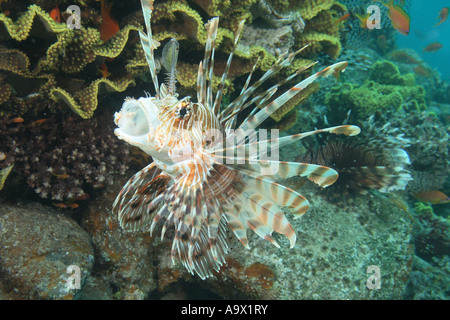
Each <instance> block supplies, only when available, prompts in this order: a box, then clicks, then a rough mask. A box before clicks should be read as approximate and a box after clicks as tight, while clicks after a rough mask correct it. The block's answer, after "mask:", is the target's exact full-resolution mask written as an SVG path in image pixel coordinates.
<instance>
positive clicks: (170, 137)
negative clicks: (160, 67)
mask: <svg viewBox="0 0 450 320" xmlns="http://www.w3.org/2000/svg"><path fill="white" fill-rule="evenodd" d="M163 86H164V85H162V86H161V87H162V88H163ZM164 91H165V90H161V92H164ZM114 117H115V119H114V122H115V123H116V125H117V126H118V128H117V129H115V131H114V133H115V135H116V136H117V137H118V138H119V139H122V140H124V141H126V142H128V143H129V144H131V145H134V146H137V147H139V148H140V149H142V150H143V151H144V152H146V153H147V154H149V155H151V156H152V157H153V158H154V159H157V160H161V161H164V162H173V159H172V158H173V157H172V154H173V153H175V152H174V151H177V150H178V149H183V150H184V149H186V148H191V147H192V146H196V148H198V146H204V145H205V143H206V135H205V134H204V133H205V132H207V131H208V130H209V129H211V124H212V123H214V125H216V124H217V123H216V121H214V117H213V116H212V114H211V112H210V111H209V110H208V109H206V108H204V107H203V105H202V104H199V103H193V102H192V101H191V100H190V97H185V98H183V99H181V100H178V98H177V96H176V95H171V94H163V95H161V96H160V97H159V98H155V97H142V98H139V99H137V100H136V99H133V98H127V99H126V100H125V102H124V103H123V105H122V109H121V110H120V111H119V112H116V113H115V115H114Z"/></svg>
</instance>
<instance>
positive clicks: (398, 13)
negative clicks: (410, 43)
mask: <svg viewBox="0 0 450 320" xmlns="http://www.w3.org/2000/svg"><path fill="white" fill-rule="evenodd" d="M380 2H381V3H382V4H383V5H384V6H385V7H386V8H388V9H389V12H388V17H389V19H390V20H391V22H392V26H393V27H394V29H396V30H397V31H398V32H400V33H401V34H403V35H404V36H407V35H408V34H409V30H410V23H411V18H410V17H409V15H408V14H407V13H406V12H405V10H403V8H402V7H401V6H400V5H398V4H394V0H388V1H386V2H383V1H380Z"/></svg>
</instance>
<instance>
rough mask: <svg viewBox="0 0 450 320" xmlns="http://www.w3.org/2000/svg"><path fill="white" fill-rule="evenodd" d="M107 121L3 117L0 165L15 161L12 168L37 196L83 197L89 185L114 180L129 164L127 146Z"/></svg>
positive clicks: (56, 198) (65, 198) (61, 199)
mask: <svg viewBox="0 0 450 320" xmlns="http://www.w3.org/2000/svg"><path fill="white" fill-rule="evenodd" d="M111 124H112V122H111V123H105V122H104V121H101V120H99V119H97V118H94V119H90V120H77V119H75V117H66V118H64V117H62V116H56V115H51V116H49V117H47V118H45V119H40V120H37V121H34V122H31V121H27V120H23V122H21V123H16V122H14V121H12V120H11V118H9V117H5V118H4V119H3V120H2V121H1V122H0V133H1V135H2V137H3V138H2V140H1V142H0V150H1V152H2V153H3V154H4V155H5V157H4V160H2V161H0V167H1V168H6V167H8V166H10V165H11V164H14V170H13V172H14V173H15V174H18V175H19V176H21V177H22V178H23V179H26V182H27V184H28V185H29V186H31V187H32V188H33V189H34V191H35V192H36V193H37V194H38V195H39V196H40V197H41V198H49V199H52V200H58V201H63V200H77V199H82V198H83V197H86V194H87V192H88V190H91V189H92V188H94V189H95V188H97V189H98V188H102V187H104V186H106V185H111V184H113V182H114V178H115V177H117V176H118V175H119V176H120V175H123V174H124V173H125V170H126V169H127V167H128V165H127V161H128V153H129V151H128V150H129V149H128V147H127V146H125V145H124V144H123V143H122V142H120V141H118V140H117V139H115V137H114V135H113V133H112V127H111V126H110V125H111ZM16 188H17V186H15V187H14V189H16ZM5 189H7V188H5ZM16 192H17V190H16Z"/></svg>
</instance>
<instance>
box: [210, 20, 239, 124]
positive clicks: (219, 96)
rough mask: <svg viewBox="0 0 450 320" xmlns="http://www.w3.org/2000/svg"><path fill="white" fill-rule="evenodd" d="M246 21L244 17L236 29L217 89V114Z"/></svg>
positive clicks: (215, 103) (215, 105)
mask: <svg viewBox="0 0 450 320" xmlns="http://www.w3.org/2000/svg"><path fill="white" fill-rule="evenodd" d="M244 23H245V19H243V20H241V22H239V26H238V29H237V31H236V35H235V37H234V43H233V48H232V49H231V52H230V54H229V55H228V60H227V64H226V65H225V70H224V72H223V74H222V79H221V80H220V84H219V87H218V89H217V94H216V100H215V101H214V106H213V112H214V114H215V115H218V114H219V110H220V103H221V102H222V94H223V88H224V86H225V80H227V77H228V72H229V70H230V66H231V61H232V60H233V55H234V51H235V50H236V46H237V44H238V42H239V36H240V35H241V32H242V29H243V27H244Z"/></svg>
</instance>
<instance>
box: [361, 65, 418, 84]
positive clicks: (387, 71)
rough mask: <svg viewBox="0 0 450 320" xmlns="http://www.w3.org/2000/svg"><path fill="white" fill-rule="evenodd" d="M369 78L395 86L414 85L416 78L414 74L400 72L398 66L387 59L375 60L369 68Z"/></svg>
mask: <svg viewBox="0 0 450 320" xmlns="http://www.w3.org/2000/svg"><path fill="white" fill-rule="evenodd" d="M370 80H372V81H375V82H377V83H379V84H386V85H396V86H408V87H410V86H414V85H415V84H416V79H415V77H414V74H412V73H407V74H405V75H402V74H400V70H399V69H398V67H397V66H396V65H395V64H393V63H392V62H390V61H388V60H380V61H376V62H375V63H374V64H373V66H372V68H371V69H370Z"/></svg>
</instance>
